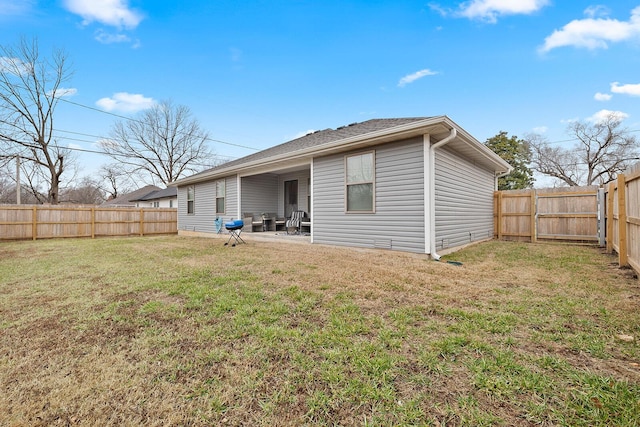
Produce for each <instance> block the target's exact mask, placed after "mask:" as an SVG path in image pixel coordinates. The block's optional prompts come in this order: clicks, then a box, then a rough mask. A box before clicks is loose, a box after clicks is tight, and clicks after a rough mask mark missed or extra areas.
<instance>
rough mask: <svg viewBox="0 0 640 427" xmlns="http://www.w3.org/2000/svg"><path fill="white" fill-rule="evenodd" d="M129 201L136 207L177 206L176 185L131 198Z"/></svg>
mask: <svg viewBox="0 0 640 427" xmlns="http://www.w3.org/2000/svg"><path fill="white" fill-rule="evenodd" d="M131 201H132V202H134V203H135V204H136V207H138V208H147V207H148V208H175V207H177V206H178V189H177V188H176V187H167V188H165V189H162V190H156V191H152V192H151V193H148V194H145V195H144V196H141V197H138V198H135V199H131Z"/></svg>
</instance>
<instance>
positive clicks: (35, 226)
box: [31, 205, 38, 240]
mask: <svg viewBox="0 0 640 427" xmlns="http://www.w3.org/2000/svg"><path fill="white" fill-rule="evenodd" d="M31 220H32V222H31V238H32V239H33V240H36V238H37V237H36V235H37V234H38V207H37V206H35V205H34V206H33V214H32V217H31Z"/></svg>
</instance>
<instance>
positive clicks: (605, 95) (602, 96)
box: [593, 92, 613, 101]
mask: <svg viewBox="0 0 640 427" xmlns="http://www.w3.org/2000/svg"><path fill="white" fill-rule="evenodd" d="M611 98H613V95H611V94H610V93H600V92H598V93H596V94H595V95H593V99H595V100H596V101H609V100H610V99H611Z"/></svg>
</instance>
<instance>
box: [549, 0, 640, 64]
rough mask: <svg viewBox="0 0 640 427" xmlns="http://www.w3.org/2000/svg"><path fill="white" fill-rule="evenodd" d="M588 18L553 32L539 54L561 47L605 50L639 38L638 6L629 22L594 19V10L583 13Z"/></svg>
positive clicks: (574, 21)
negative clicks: (616, 43) (611, 45)
mask: <svg viewBox="0 0 640 427" xmlns="http://www.w3.org/2000/svg"><path fill="white" fill-rule="evenodd" d="M585 13H586V14H587V15H588V16H590V17H589V18H585V19H575V20H573V21H571V22H569V23H568V24H567V25H565V26H564V27H562V29H560V30H555V31H554V32H553V33H552V34H551V35H550V36H548V37H547V38H545V39H544V45H542V46H541V47H540V49H539V51H540V52H542V53H544V52H549V51H550V50H552V49H555V48H558V47H563V46H574V47H583V48H587V49H606V48H607V47H609V45H608V43H615V42H621V41H624V40H629V39H631V38H634V37H638V36H640V6H639V7H636V8H635V9H633V10H632V11H631V17H630V18H629V21H618V20H617V19H610V18H595V17H594V16H595V15H594V13H596V12H594V9H592V8H590V9H587V10H586V11H585Z"/></svg>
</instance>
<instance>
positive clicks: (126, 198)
mask: <svg viewBox="0 0 640 427" xmlns="http://www.w3.org/2000/svg"><path fill="white" fill-rule="evenodd" d="M159 190H160V187H156V186H155V185H146V186H144V187H142V188H139V189H137V190H135V191H132V192H131V193H127V194H123V195H122V196H118V197H116V198H115V199H111V200H107V201H106V202H104V203H103V204H101V205H100V206H105V207H111V208H135V207H136V203H135V202H132V200H135V199H138V198H140V197H144V196H146V195H147V194H150V193H152V192H155V191H159Z"/></svg>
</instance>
